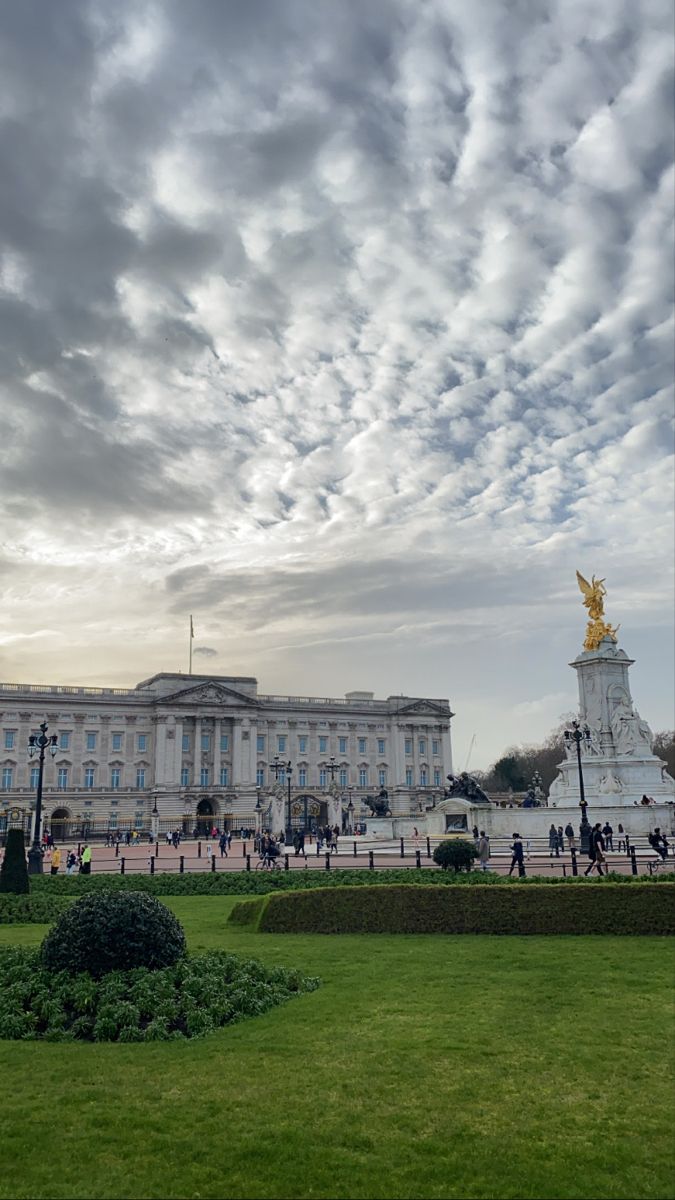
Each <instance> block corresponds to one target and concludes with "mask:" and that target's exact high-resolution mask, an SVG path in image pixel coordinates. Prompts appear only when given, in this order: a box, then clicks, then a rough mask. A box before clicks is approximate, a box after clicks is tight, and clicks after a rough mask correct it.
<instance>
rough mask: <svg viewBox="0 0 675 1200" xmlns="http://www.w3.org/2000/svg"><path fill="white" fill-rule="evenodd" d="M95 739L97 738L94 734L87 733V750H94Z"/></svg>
mask: <svg viewBox="0 0 675 1200" xmlns="http://www.w3.org/2000/svg"><path fill="white" fill-rule="evenodd" d="M96 738H97V734H96V733H88V734H87V750H95V749H96Z"/></svg>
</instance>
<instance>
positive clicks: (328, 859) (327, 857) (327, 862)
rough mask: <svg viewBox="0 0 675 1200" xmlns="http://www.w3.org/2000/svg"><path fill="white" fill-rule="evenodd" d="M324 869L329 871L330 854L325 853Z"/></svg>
mask: <svg viewBox="0 0 675 1200" xmlns="http://www.w3.org/2000/svg"><path fill="white" fill-rule="evenodd" d="M326 870H327V871H330V854H326Z"/></svg>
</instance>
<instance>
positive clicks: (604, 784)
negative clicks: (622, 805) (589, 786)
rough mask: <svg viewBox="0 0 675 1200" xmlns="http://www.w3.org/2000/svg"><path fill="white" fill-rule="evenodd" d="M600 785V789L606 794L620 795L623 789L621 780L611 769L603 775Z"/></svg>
mask: <svg viewBox="0 0 675 1200" xmlns="http://www.w3.org/2000/svg"><path fill="white" fill-rule="evenodd" d="M598 786H599V788H600V791H601V792H603V794H604V795H606V796H610V795H618V794H619V793H620V792H622V791H623V784H622V783H621V780H620V779H617V777H616V775H613V774H612V772H611V771H608V772H607V774H606V775H603V776H602V777H601V779H600V783H599V785H598Z"/></svg>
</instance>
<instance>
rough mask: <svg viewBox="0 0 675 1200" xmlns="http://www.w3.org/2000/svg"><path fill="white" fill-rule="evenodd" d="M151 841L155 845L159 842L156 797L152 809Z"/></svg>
mask: <svg viewBox="0 0 675 1200" xmlns="http://www.w3.org/2000/svg"><path fill="white" fill-rule="evenodd" d="M152 840H153V842H154V843H155V845H157V843H158V841H159V809H158V807H157V797H156V796H155V803H154V805H153V808H152Z"/></svg>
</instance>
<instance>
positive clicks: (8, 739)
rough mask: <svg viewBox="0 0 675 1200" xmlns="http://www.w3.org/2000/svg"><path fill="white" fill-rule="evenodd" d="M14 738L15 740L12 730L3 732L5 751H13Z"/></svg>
mask: <svg viewBox="0 0 675 1200" xmlns="http://www.w3.org/2000/svg"><path fill="white" fill-rule="evenodd" d="M15 738H16V734H15V732H14V730H13V729H6V730H5V750H13V749H14V739H15Z"/></svg>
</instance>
